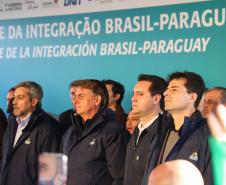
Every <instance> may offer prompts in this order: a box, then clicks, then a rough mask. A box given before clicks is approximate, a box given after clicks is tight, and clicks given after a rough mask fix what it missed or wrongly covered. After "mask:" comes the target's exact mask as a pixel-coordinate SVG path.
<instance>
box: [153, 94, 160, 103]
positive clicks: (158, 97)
mask: <svg viewBox="0 0 226 185" xmlns="http://www.w3.org/2000/svg"><path fill="white" fill-rule="evenodd" d="M153 100H154V104H158V103H159V102H160V100H161V95H160V94H156V95H154V96H153Z"/></svg>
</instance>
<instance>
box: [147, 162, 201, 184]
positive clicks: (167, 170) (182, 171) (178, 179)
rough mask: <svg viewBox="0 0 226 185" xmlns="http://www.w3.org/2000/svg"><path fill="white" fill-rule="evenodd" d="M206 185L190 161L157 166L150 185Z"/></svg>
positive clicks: (152, 173)
mask: <svg viewBox="0 0 226 185" xmlns="http://www.w3.org/2000/svg"><path fill="white" fill-rule="evenodd" d="M191 184H192V185H204V182H203V178H202V175H201V173H200V172H199V170H198V169H197V168H196V167H195V166H194V165H193V164H192V163H191V162H189V161H186V160H174V161H169V162H165V163H163V164H161V165H159V166H157V167H156V168H155V169H154V170H153V171H152V172H151V174H150V176H149V180H148V185H191Z"/></svg>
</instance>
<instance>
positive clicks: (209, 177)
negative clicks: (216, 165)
mask: <svg viewBox="0 0 226 185" xmlns="http://www.w3.org/2000/svg"><path fill="white" fill-rule="evenodd" d="M204 133H205V135H208V136H210V133H209V130H208V129H206V130H205V131H204ZM205 138H207V141H206V142H205V145H206V147H204V148H205V149H206V150H205V151H203V154H205V158H204V167H203V172H202V174H203V179H204V184H205V185H213V184H214V182H213V170H212V159H211V155H210V146H209V143H208V137H205ZM203 143H204V142H203Z"/></svg>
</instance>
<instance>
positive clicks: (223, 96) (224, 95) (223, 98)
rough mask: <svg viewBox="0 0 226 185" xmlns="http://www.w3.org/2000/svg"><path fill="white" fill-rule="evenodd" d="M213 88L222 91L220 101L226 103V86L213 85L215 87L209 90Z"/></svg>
mask: <svg viewBox="0 0 226 185" xmlns="http://www.w3.org/2000/svg"><path fill="white" fill-rule="evenodd" d="M213 90H217V91H220V93H221V97H220V103H222V104H226V88H225V87H213V88H211V89H209V90H208V91H207V92H210V91H213Z"/></svg>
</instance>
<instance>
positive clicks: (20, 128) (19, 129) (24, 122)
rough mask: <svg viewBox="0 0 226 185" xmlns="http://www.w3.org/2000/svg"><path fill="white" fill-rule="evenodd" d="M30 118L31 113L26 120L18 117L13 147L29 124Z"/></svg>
mask: <svg viewBox="0 0 226 185" xmlns="http://www.w3.org/2000/svg"><path fill="white" fill-rule="evenodd" d="M29 120H30V115H29V116H28V117H27V118H25V119H24V120H21V119H20V118H19V117H17V118H16V121H17V123H18V127H17V131H16V136H15V139H14V144H13V147H14V146H15V145H16V143H17V141H18V140H19V138H20V136H21V135H22V132H23V129H24V128H25V127H26V126H27V124H28V122H29Z"/></svg>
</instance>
